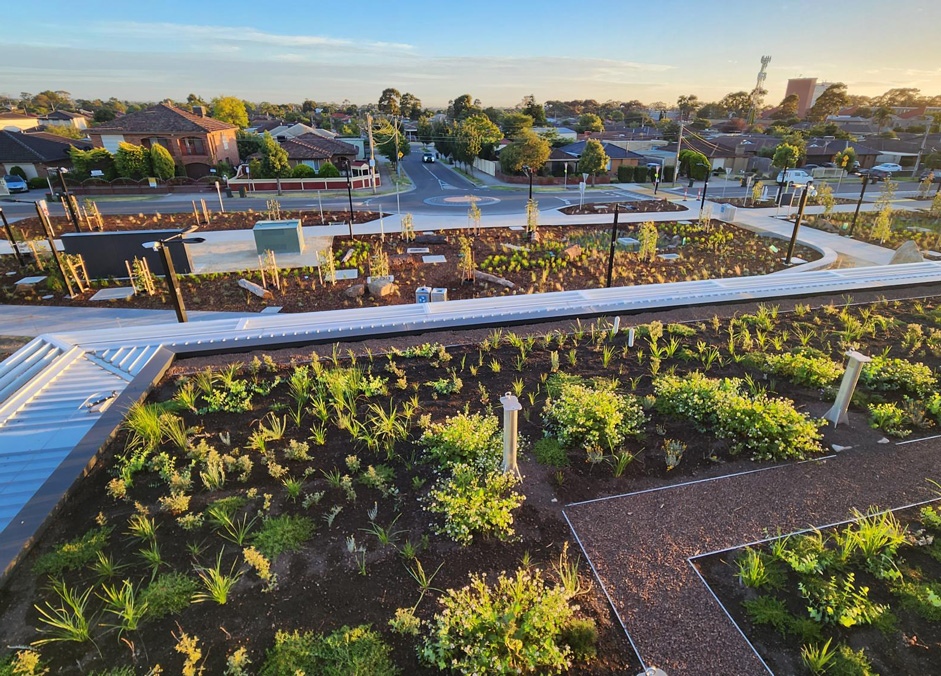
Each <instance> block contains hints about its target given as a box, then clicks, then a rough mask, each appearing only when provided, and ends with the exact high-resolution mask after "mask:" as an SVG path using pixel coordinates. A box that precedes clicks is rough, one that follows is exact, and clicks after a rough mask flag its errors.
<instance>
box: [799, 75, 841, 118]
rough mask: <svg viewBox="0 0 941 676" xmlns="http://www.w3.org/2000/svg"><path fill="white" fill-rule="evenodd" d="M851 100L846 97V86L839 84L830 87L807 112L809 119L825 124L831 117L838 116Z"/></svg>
mask: <svg viewBox="0 0 941 676" xmlns="http://www.w3.org/2000/svg"><path fill="white" fill-rule="evenodd" d="M847 103H849V99H848V98H847V97H846V85H845V84H843V83H842V82H837V83H835V84H832V85H830V86H829V87H827V88H826V90H825V91H824V92H823V93H822V94H821V95H820V96H819V97H817V100H816V101H815V102H814V105H812V106H811V107H810V110H808V111H807V119H808V120H810V121H811V122H823V121H824V120H826V119H827V116H829V115H836V114H837V113H838V112H840V108H843V107H845V106H846V104H847Z"/></svg>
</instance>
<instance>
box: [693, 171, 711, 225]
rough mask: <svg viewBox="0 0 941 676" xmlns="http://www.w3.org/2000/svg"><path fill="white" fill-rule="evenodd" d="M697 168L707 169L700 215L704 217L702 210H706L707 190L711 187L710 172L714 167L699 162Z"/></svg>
mask: <svg viewBox="0 0 941 676" xmlns="http://www.w3.org/2000/svg"><path fill="white" fill-rule="evenodd" d="M696 166H697V167H705V169H706V182H705V183H703V186H702V201H701V202H700V203H699V215H700V216H702V210H703V209H705V208H706V189H707V188H708V187H709V172H710V171H711V170H712V167H711V166H710V165H708V164H703V163H702V162H699V163H698V164H697V165H696Z"/></svg>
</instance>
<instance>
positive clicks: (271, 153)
mask: <svg viewBox="0 0 941 676" xmlns="http://www.w3.org/2000/svg"><path fill="white" fill-rule="evenodd" d="M261 154H262V160H261V170H262V173H263V174H264V178H286V177H287V176H290V175H291V165H290V163H289V162H288V152H287V151H286V150H285V149H284V148H282V147H281V144H280V143H278V142H277V141H275V140H274V138H273V137H272V136H271V134H269V133H268V132H265V133H264V135H262V137H261Z"/></svg>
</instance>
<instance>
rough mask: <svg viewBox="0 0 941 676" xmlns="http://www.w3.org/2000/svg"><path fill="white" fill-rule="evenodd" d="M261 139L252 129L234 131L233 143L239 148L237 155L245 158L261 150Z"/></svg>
mask: <svg viewBox="0 0 941 676" xmlns="http://www.w3.org/2000/svg"><path fill="white" fill-rule="evenodd" d="M261 140H262V139H261V135H260V134H256V133H255V132H253V131H242V130H241V129H239V130H238V131H236V132H235V143H236V145H237V146H238V149H239V157H241V158H242V159H243V160H247V159H248V158H249V156H250V155H254V154H255V153H258V152H261Z"/></svg>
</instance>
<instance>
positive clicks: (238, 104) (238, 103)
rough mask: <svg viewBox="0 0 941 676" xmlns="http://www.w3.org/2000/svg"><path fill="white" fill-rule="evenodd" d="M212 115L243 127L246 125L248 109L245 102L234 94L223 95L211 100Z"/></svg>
mask: <svg viewBox="0 0 941 676" xmlns="http://www.w3.org/2000/svg"><path fill="white" fill-rule="evenodd" d="M212 116H213V117H214V118H216V119H217V120H221V121H222V122H228V123H229V124H234V125H235V126H237V127H239V128H241V129H244V128H245V127H247V126H248V111H246V110H245V102H244V101H242V99H238V98H235V97H234V96H223V97H220V98H215V99H213V100H212Z"/></svg>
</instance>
